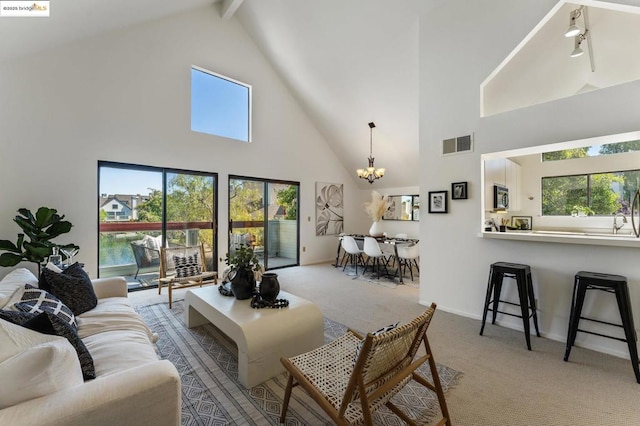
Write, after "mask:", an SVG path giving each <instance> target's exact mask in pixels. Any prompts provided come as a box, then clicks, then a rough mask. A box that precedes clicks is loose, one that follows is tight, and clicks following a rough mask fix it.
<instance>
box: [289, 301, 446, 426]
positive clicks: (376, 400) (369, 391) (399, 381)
mask: <svg viewBox="0 0 640 426" xmlns="http://www.w3.org/2000/svg"><path fill="white" fill-rule="evenodd" d="M435 309H436V304H435V303H432V304H431V306H430V307H429V308H428V309H427V310H426V311H425V312H424V313H422V315H420V316H418V317H417V318H415V319H414V320H413V321H411V322H410V323H408V324H404V325H402V326H399V327H396V328H393V329H391V330H389V331H384V332H381V333H378V332H376V333H368V334H367V336H366V337H364V338H363V337H362V336H361V335H360V334H359V333H357V332H355V331H353V330H348V331H347V333H346V334H344V335H343V336H342V337H339V338H337V339H335V340H333V341H332V342H329V343H327V344H326V345H324V346H321V347H319V348H317V349H314V350H312V351H310V352H306V353H304V354H301V355H298V356H295V357H292V358H281V359H280V361H281V362H282V364H283V365H284V367H285V369H286V370H287V371H288V372H289V378H288V380H287V387H286V390H285V394H284V402H283V405H282V413H281V415H280V423H285V421H286V416H287V408H288V406H289V400H290V398H291V391H292V389H293V387H295V386H298V385H300V386H301V387H302V389H304V390H305V391H306V392H307V393H308V394H309V395H310V396H311V398H312V399H313V400H314V401H315V402H316V403H317V404H318V405H319V406H320V408H322V409H323V410H324V411H325V412H326V413H327V414H328V415H329V416H330V417H331V419H332V420H333V421H334V422H335V423H336V424H338V425H353V424H364V425H371V424H373V419H372V414H373V413H374V412H375V411H376V410H377V409H379V408H380V407H382V406H383V405H385V406H386V407H387V408H389V409H390V410H391V411H392V412H393V413H395V414H396V415H397V416H398V417H400V418H401V419H402V420H403V421H404V422H406V423H407V424H409V425H416V424H417V423H416V422H415V420H414V419H411V418H410V417H409V416H408V415H407V414H406V413H404V412H403V411H402V410H400V408H399V407H398V406H396V405H395V404H394V403H393V402H391V398H392V397H393V396H394V395H396V394H397V393H398V392H400V391H401V390H402V389H403V388H404V387H405V386H406V385H407V383H409V382H410V381H411V380H415V381H416V382H417V383H419V384H421V385H422V386H425V387H426V388H428V389H430V390H431V391H433V392H435V394H436V396H437V399H438V403H439V405H440V413H441V415H442V419H441V420H440V421H439V422H438V424H439V425H445V424H446V425H449V426H450V425H451V420H450V419H449V411H448V409H447V403H446V400H445V398H444V391H443V389H442V385H441V383H440V377H439V375H438V370H437V368H436V362H435V360H434V359H433V352H432V351H431V347H430V346H429V341H428V339H427V328H428V327H429V324H430V322H431V319H432V318H433V314H434V312H435ZM422 344H424V348H425V351H426V354H425V355H422V356H418V357H416V354H417V351H418V349H419V348H420V346H421V345H422ZM425 362H428V363H429V369H430V372H431V381H428V380H427V379H426V378H425V377H424V376H422V374H421V373H419V372H418V368H419V367H420V366H421V365H423V364H424V363H425ZM435 410H436V409H435V407H434V411H435Z"/></svg>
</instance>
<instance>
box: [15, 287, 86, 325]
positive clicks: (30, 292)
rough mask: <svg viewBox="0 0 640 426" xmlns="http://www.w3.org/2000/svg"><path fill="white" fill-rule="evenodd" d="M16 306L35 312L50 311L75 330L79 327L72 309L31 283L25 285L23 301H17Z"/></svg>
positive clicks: (24, 310)
mask: <svg viewBox="0 0 640 426" xmlns="http://www.w3.org/2000/svg"><path fill="white" fill-rule="evenodd" d="M14 307H15V308H16V309H17V310H19V311H22V312H33V313H37V314H39V313H41V312H50V313H52V314H53V315H55V316H57V317H58V318H60V319H61V320H64V321H66V322H68V323H69V325H71V327H73V329H74V330H77V329H78V324H77V323H76V317H75V315H73V312H72V311H71V309H69V308H68V307H67V306H66V305H65V304H64V303H62V302H61V301H60V299H58V298H57V297H55V296H54V295H53V294H51V293H49V292H48V291H45V290H40V289H39V288H36V287H34V286H32V285H30V284H25V285H24V294H23V295H22V301H21V302H18V303H16V304H15V305H14Z"/></svg>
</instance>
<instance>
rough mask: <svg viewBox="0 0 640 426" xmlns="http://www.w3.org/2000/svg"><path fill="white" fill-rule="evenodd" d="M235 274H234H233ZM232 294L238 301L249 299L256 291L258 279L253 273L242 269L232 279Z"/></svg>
mask: <svg viewBox="0 0 640 426" xmlns="http://www.w3.org/2000/svg"><path fill="white" fill-rule="evenodd" d="M232 274H233V273H232ZM230 287H231V292H232V293H233V295H234V296H235V297H236V299H238V300H244V299H249V298H250V297H251V296H253V294H254V292H255V290H256V279H255V277H254V275H253V271H252V270H251V269H247V268H240V269H238V270H236V271H235V274H234V275H233V278H231V285H230Z"/></svg>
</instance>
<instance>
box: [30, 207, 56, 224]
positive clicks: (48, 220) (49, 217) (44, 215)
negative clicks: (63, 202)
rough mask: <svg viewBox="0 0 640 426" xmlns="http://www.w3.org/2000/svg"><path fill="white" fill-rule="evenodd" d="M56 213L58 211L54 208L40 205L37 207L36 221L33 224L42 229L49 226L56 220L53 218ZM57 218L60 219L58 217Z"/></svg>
mask: <svg viewBox="0 0 640 426" xmlns="http://www.w3.org/2000/svg"><path fill="white" fill-rule="evenodd" d="M56 213H58V210H56V209H50V208H49V207H40V208H39V209H38V211H37V212H36V222H35V225H36V226H37V227H38V228H40V229H42V228H45V227H47V226H49V225H50V224H52V223H54V222H57V221H56V220H55V219H56V217H55V216H57V215H56ZM58 220H60V219H59V218H58Z"/></svg>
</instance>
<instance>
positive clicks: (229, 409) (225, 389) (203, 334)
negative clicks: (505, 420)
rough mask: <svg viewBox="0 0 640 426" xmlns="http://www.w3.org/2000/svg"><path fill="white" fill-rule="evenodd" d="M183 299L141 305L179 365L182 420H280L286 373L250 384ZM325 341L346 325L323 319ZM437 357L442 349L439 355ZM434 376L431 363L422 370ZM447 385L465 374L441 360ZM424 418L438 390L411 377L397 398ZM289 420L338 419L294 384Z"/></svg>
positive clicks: (384, 414) (389, 416) (381, 421)
mask: <svg viewBox="0 0 640 426" xmlns="http://www.w3.org/2000/svg"><path fill="white" fill-rule="evenodd" d="M183 303H184V302H182V301H179V302H174V304H173V309H171V310H169V308H168V306H167V304H166V303H160V304H156V305H148V306H142V307H138V308H136V310H137V311H138V313H140V315H141V316H142V317H143V318H144V320H145V322H146V323H147V324H148V325H149V327H151V329H152V330H153V331H154V332H156V333H158V335H159V336H160V338H159V340H158V342H157V345H156V347H157V351H158V353H159V356H160V357H161V358H163V359H168V360H170V361H171V362H172V363H173V364H174V365H175V366H176V368H177V369H178V372H179V373H180V378H181V380H182V424H183V425H277V424H279V417H280V410H281V408H282V399H283V396H284V390H285V388H286V384H287V375H286V373H283V374H280V375H279V376H276V377H275V378H273V379H271V380H269V381H267V382H265V383H263V384H261V385H258V386H255V387H253V388H251V389H245V388H244V387H243V386H242V385H241V384H239V383H238V382H237V377H238V363H237V349H236V348H235V345H234V344H233V342H230V341H229V340H228V339H227V338H226V337H225V336H224V335H222V334H220V332H219V331H218V330H217V329H216V328H215V327H213V326H212V325H210V324H206V325H203V326H199V327H195V328H192V329H189V328H187V327H186V325H185V323H184V319H183ZM324 328H325V330H324V331H325V342H328V341H331V340H333V339H335V338H336V337H338V336H341V335H342V334H344V333H345V332H346V330H347V328H346V326H344V325H342V324H340V323H337V322H335V321H332V320H330V319H327V318H325V319H324ZM436 359H437V354H436ZM419 371H420V372H421V374H423V375H424V376H425V377H426V378H427V379H429V380H430V379H431V374H430V372H429V366H428V364H426V363H425V364H424V365H423V366H422V367H421V368H420V370H419ZM438 373H439V375H440V380H441V382H442V386H443V388H444V390H445V392H446V391H447V389H450V388H451V387H452V386H453V385H454V384H455V383H456V382H457V381H458V380H459V379H460V377H461V373H459V372H457V371H455V370H453V369H451V368H449V367H446V366H443V365H440V364H439V365H438ZM393 402H394V403H396V404H397V405H398V406H399V407H400V408H401V409H402V410H404V411H405V412H407V413H408V414H409V415H410V416H411V417H413V418H416V419H417V420H418V422H420V423H428V422H429V420H430V419H432V418H435V416H439V413H440V409H439V406H438V400H437V398H436V397H435V394H434V393H433V392H431V391H429V390H428V389H426V388H425V387H423V386H421V385H418V384H416V383H415V382H410V383H409V385H407V386H406V387H405V388H404V389H403V391H402V392H401V393H399V394H398V395H396V396H395V397H394V399H393ZM401 423H402V421H401V420H400V419H399V418H398V417H397V416H396V415H395V414H393V413H392V412H391V411H389V410H388V409H387V408H386V407H383V408H382V409H380V410H379V411H378V412H376V413H375V417H374V424H375V425H398V424H401ZM286 424H287V425H291V426H293V425H331V424H333V422H332V421H331V420H330V419H329V417H328V416H327V415H326V414H325V413H324V412H323V411H322V410H321V409H320V408H319V407H318V405H317V404H316V403H315V402H314V401H313V400H311V398H309V397H308V396H307V394H306V393H305V392H304V391H303V390H302V389H301V388H294V390H293V392H292V396H291V401H290V404H289V409H288V411H287V423H286Z"/></svg>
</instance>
